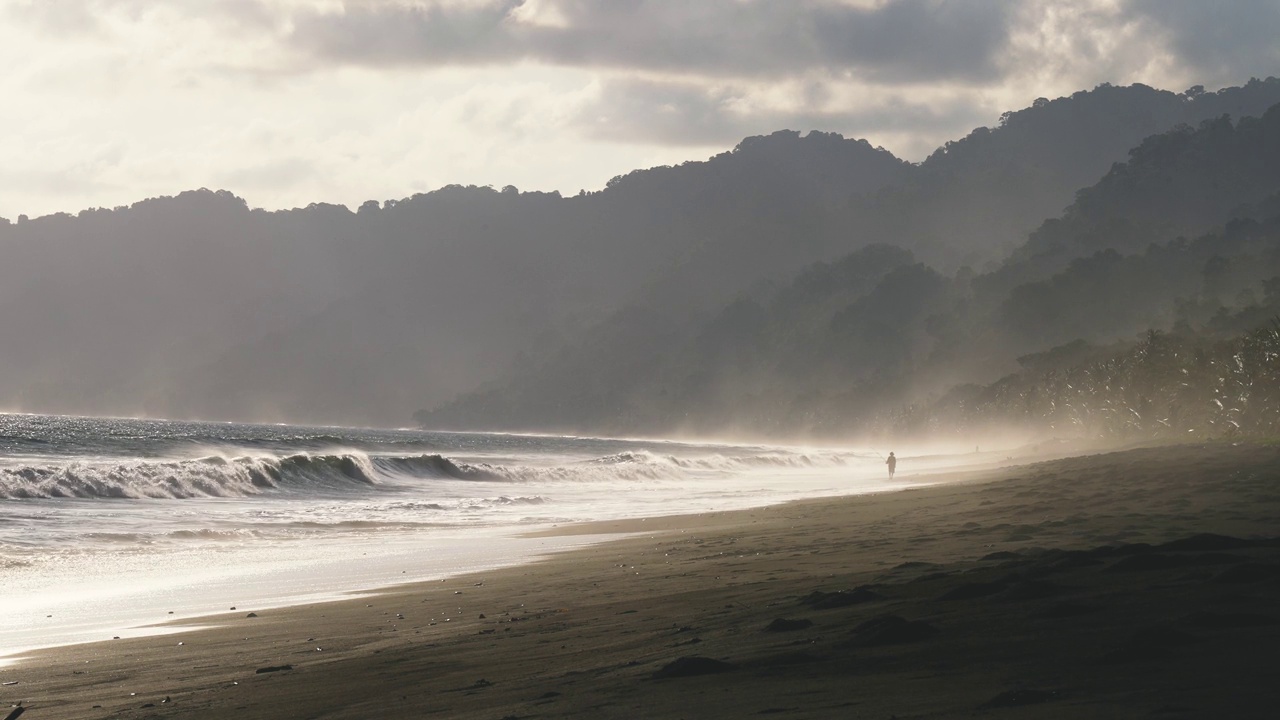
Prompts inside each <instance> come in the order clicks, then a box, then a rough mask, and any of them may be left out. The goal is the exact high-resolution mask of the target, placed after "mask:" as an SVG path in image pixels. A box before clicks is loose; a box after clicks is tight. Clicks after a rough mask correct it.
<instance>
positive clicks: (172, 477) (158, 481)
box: [0, 451, 849, 499]
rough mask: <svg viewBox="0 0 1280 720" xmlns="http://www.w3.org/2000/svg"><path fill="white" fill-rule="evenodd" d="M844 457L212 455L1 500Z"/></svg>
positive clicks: (85, 468) (4, 483)
mask: <svg viewBox="0 0 1280 720" xmlns="http://www.w3.org/2000/svg"><path fill="white" fill-rule="evenodd" d="M848 460H849V457H848V456H845V455H841V454H839V453H812V454H805V453H783V452H779V453H763V454H755V455H743V456H724V455H705V456H698V457H677V456H673V455H662V454H657V453H652V452H647V451H628V452H622V453H618V454H614V455H606V456H603V457H598V458H595V459H592V460H585V461H579V462H570V463H564V464H559V465H540V464H529V465H523V464H509V465H507V464H489V463H477V464H468V463H464V462H459V461H455V460H453V459H450V458H448V457H445V456H443V455H438V454H432V455H411V456H372V457H370V456H368V455H366V454H364V453H362V452H358V451H350V452H340V453H336V454H305V453H304V454H296V455H289V456H286V457H274V456H263V457H234V458H228V457H223V456H220V455H211V456H207V457H201V458H193V459H188V460H166V461H161V460H141V459H139V460H134V461H129V462H110V461H101V460H100V461H83V462H71V463H66V464H48V465H24V466H16V467H0V499H22V498H123V499H130V498H135V499H136V498H155V499H162V498H163V499H181V498H201V497H223V498H235V497H250V496H254V495H262V494H264V493H311V494H325V493H344V492H351V491H354V490H360V489H365V490H369V489H373V488H376V487H378V486H387V487H392V486H404V485H405V484H417V483H421V482H422V481H429V480H465V481H489V482H497V483H539V482H552V483H589V482H643V481H662V480H679V479H681V478H686V477H688V476H689V475H690V474H699V475H704V476H705V475H712V476H714V475H725V476H732V475H736V474H741V473H746V472H752V471H760V470H787V469H808V468H823V467H828V468H833V467H841V466H844V465H846V464H847V463H848Z"/></svg>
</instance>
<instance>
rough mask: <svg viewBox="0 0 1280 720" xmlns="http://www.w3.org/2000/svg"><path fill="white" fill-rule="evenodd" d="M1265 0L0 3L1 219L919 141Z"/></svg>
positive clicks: (402, 189)
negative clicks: (185, 195)
mask: <svg viewBox="0 0 1280 720" xmlns="http://www.w3.org/2000/svg"><path fill="white" fill-rule="evenodd" d="M1278 12H1280V11H1277V4H1276V3H1274V2H1269V3H1264V2H1254V3H1248V2H1242V3H1230V4H1222V3H1214V4H1209V3H1199V2H1194V1H1192V0H1169V1H1168V2H1155V3H1152V2H1149V1H1148V0H1078V1H1077V2H1070V3H1062V2H1053V1H1051V0H1027V1H1026V2H1017V3H1014V2H1006V1H1004V0H998V1H993V2H982V3H974V2H956V1H954V0H952V1H945V0H892V1H880V0H876V1H872V0H865V1H863V2H838V1H837V0H825V1H823V0H705V1H703V2H686V1H685V0H646V1H644V2H627V3H622V2H614V1H612V0H595V1H591V0H526V1H525V2H518V0H450V1H448V2H441V1H436V2H399V1H393V0H367V1H365V2H340V1H339V0H169V1H168V2H164V3H157V2H148V1H145V0H82V1H76V2H67V1H59V0H0V20H2V22H0V63H3V66H4V67H5V68H6V72H5V73H3V74H0V96H3V97H4V98H5V102H4V103H0V158H2V159H3V161H2V162H0V216H5V217H10V218H12V217H14V216H16V215H17V214H19V213H26V214H30V215H37V214H43V213H48V212H53V211H58V210H66V211H70V212H75V211H77V210H79V209H80V208H84V207H90V206H99V205H101V206H112V205H117V204H124V203H130V202H134V201H136V200H139V199H142V198H144V197H148V196H154V195H158V194H173V193H177V192H180V191H182V190H185V189H190V188H195V187H202V186H204V187H210V188H218V187H226V188H227V189H230V190H233V191H235V192H239V193H243V194H244V195H245V196H246V198H247V199H248V200H249V202H250V203H251V204H253V205H261V206H266V207H287V206H293V205H305V204H308V203H310V202H313V201H327V202H342V203H346V204H349V205H355V204H358V203H359V202H361V201H363V200H365V199H369V198H374V199H388V198H396V197H403V196H406V195H408V194H411V193H414V192H422V191H427V190H431V189H433V188H435V187H439V186H441V185H444V184H449V183H463V184H482V185H483V184H492V185H495V186H501V185H505V184H508V183H511V184H515V185H517V186H519V187H521V188H523V189H545V190H550V189H558V190H560V191H562V192H566V193H573V192H576V191H577V189H578V188H582V187H585V188H591V189H593V188H598V187H601V186H602V185H603V184H604V182H605V181H606V180H607V179H608V178H609V177H611V176H613V175H615V174H619V173H623V172H626V171H629V170H632V169H635V168H637V167H644V166H648V165H652V164H672V163H678V162H680V161H682V160H686V159H701V158H704V157H706V156H708V155H710V154H713V153H714V152H718V151H721V150H724V149H727V148H728V147H730V146H732V145H733V144H735V143H736V142H737V141H739V140H740V139H741V138H742V137H743V136H745V135H750V134H763V133H768V132H771V131H773V130H777V129H781V128H791V129H796V130H809V129H819V130H827V131H837V132H841V133H844V134H845V135H847V136H853V137H865V138H867V139H869V140H870V141H871V142H872V143H873V144H877V145H883V146H885V147H887V148H889V149H890V150H892V151H894V152H895V153H897V154H899V155H900V156H903V157H906V158H908V159H913V160H918V159H921V158H923V157H924V156H925V155H927V154H928V152H929V151H931V150H932V149H934V148H935V147H937V145H939V144H941V143H942V142H944V141H946V140H948V139H953V138H956V137H959V136H961V135H963V134H964V133H966V132H967V131H969V130H970V129H972V128H973V127H975V126H977V125H983V124H988V125H989V124H994V123H995V122H996V120H997V118H998V117H999V115H1000V113H1001V112H1003V111H1004V110H1012V109H1018V108H1021V107H1024V106H1026V105H1028V104H1030V102H1031V101H1032V100H1034V99H1035V98H1036V97H1039V96H1045V97H1056V96H1060V95H1065V94H1070V93H1071V92H1073V91H1075V90H1079V89H1084V88H1090V87H1093V86H1094V85H1097V84H1099V83H1102V82H1111V83H1114V84H1128V83H1133V82H1143V83H1146V84H1149V85H1153V86H1156V87H1168V88H1172V89H1175V90H1180V89H1183V88H1185V87H1188V86H1190V85H1192V84H1197V83H1201V84H1205V85H1207V86H1210V88H1211V89H1212V88H1214V87H1220V86H1221V85H1223V84H1234V83H1240V82H1243V81H1244V80H1246V79H1247V78H1248V77H1249V76H1251V75H1256V76H1259V77H1265V76H1268V75H1275V74H1280V67H1278V66H1280V49H1278V47H1280V46H1278V45H1277V44H1276V43H1275V42H1274V40H1273V39H1272V37H1271V36H1272V33H1271V32H1270V30H1271V29H1273V28H1274V27H1275V26H1276V24H1277V22H1278V20H1277V13H1278Z"/></svg>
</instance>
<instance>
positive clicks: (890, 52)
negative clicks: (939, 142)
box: [290, 0, 1014, 82]
mask: <svg viewBox="0 0 1280 720" xmlns="http://www.w3.org/2000/svg"><path fill="white" fill-rule="evenodd" d="M523 5H524V2H523V0H490V1H489V2H485V3H482V4H479V5H456V4H440V3H438V2H429V3H422V4H406V3H394V4H383V5H355V6H347V7H346V8H344V9H343V10H342V11H341V12H319V11H312V12H307V13H302V14H299V15H297V16H295V18H294V29H293V33H292V35H291V37H290V41H291V42H292V44H293V45H294V46H295V47H297V48H299V49H301V50H303V51H304V52H306V53H309V54H311V55H312V56H314V57H318V58H323V59H327V60H330V61H334V62H341V63H354V64H370V65H395V64H402V65H424V66H435V65H450V64H467V65H478V64H494V63H502V62H510V61H514V60H531V61H536V62H545V63H552V64H559V65H569V66H579V67H605V68H621V69H629V70H646V71H657V72H664V73H672V74H683V75H714V76H730V77H732V76H778V75H793V74H798V73H804V72H806V71H813V70H820V71H826V72H835V73H850V74H853V75H856V76H858V77H860V78H863V79H869V80H873V81H885V82H912V81H935V80H940V79H946V80H970V81H972V80H981V79H984V78H990V77H994V76H995V75H996V74H998V73H999V62H998V58H999V57H1000V54H1001V50H1002V49H1003V48H1004V47H1005V46H1006V45H1007V42H1008V35H1009V32H1010V30H1011V23H1012V22H1013V15H1014V13H1013V4H1012V3H1011V2H1009V1H1008V0H993V1H991V2H982V3H971V2H958V1H956V0H895V1H893V2H889V3H886V4H884V5H881V6H876V7H873V8H860V7H856V6H852V5H848V4H845V3H841V2H836V1H834V0H705V1H704V2H686V1H685V0H631V1H628V2H606V1H602V0H557V1H555V2H553V3H552V5H553V7H554V10H555V11H556V14H557V15H558V17H559V18H560V19H561V20H562V22H560V23H557V24H556V25H554V26H551V25H535V24H533V23H530V22H527V21H525V20H524V19H522V17H521V15H520V13H519V12H518V10H519V9H520V8H522V7H523Z"/></svg>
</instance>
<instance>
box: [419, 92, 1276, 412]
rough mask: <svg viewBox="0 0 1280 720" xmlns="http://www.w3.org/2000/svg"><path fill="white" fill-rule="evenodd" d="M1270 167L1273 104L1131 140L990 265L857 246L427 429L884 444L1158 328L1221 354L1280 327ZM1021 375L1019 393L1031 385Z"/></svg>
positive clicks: (579, 356)
mask: <svg viewBox="0 0 1280 720" xmlns="http://www.w3.org/2000/svg"><path fill="white" fill-rule="evenodd" d="M1277 168H1280V106H1277V107H1275V108H1273V109H1271V110H1269V111H1267V112H1266V113H1265V114H1263V115H1262V116H1261V117H1260V118H1243V119H1241V120H1239V121H1238V122H1233V121H1231V120H1229V119H1226V118H1217V119H1212V120H1206V121H1204V122H1203V123H1201V124H1200V125H1199V126H1198V127H1196V128H1190V127H1186V126H1180V127H1177V128H1175V129H1173V130H1170V131H1168V132H1166V133H1162V134H1159V135H1156V136H1152V137H1150V138H1148V139H1146V140H1145V141H1144V142H1142V143H1141V144H1140V145H1139V146H1138V147H1136V148H1135V149H1134V150H1133V151H1132V152H1131V153H1130V157H1129V160H1128V162H1126V163H1122V164H1117V165H1115V166H1114V167H1112V168H1111V170H1110V171H1109V172H1108V173H1107V174H1106V175H1105V176H1103V177H1102V178H1101V179H1100V180H1099V181H1098V182H1097V183H1095V184H1094V185H1093V186H1091V187H1088V188H1085V189H1083V190H1081V191H1080V192H1079V193H1078V195H1077V199H1076V201H1075V202H1074V203H1073V204H1072V205H1071V206H1070V207H1068V208H1067V209H1066V211H1065V212H1064V213H1063V214H1062V216H1061V217H1060V218H1056V219H1052V220H1048V221H1046V222H1044V223H1043V225H1042V226H1041V227H1040V228H1039V229H1037V230H1036V231H1035V232H1033V233H1031V234H1030V236H1029V237H1028V239H1027V240H1026V242H1025V243H1024V244H1023V245H1022V246H1021V247H1019V248H1017V249H1016V251H1015V252H1014V253H1013V254H1012V256H1011V258H1010V259H1009V260H1008V261H1007V262H1006V263H1004V264H1003V265H1001V266H999V267H997V268H995V269H993V270H992V271H989V272H985V273H974V272H973V271H971V270H969V269H968V268H963V269H961V270H958V271H954V272H945V271H942V270H939V269H937V268H934V267H932V266H930V265H929V264H927V263H922V262H919V261H918V260H919V258H918V257H916V256H915V255H914V254H913V253H912V252H911V251H909V250H905V249H901V248H898V247H895V246H891V245H874V246H869V247H867V248H864V249H862V250H860V251H857V252H855V253H853V254H850V255H848V256H846V257H844V258H842V259H840V260H838V261H835V262H831V263H819V264H817V265H814V266H811V267H810V268H808V269H807V270H805V271H804V272H802V273H800V274H799V275H798V276H797V277H796V278H795V279H794V280H793V281H791V282H790V283H788V284H786V285H783V286H780V287H778V288H776V289H773V290H769V291H765V292H757V293H755V294H753V295H744V296H742V297H740V298H739V299H737V300H736V301H734V302H732V303H730V304H728V305H727V306H726V307H725V308H724V309H723V310H722V311H721V312H720V313H719V314H717V315H716V316H715V317H713V318H712V319H710V320H709V321H707V322H705V323H702V324H700V325H699V326H698V327H697V328H696V329H695V330H694V331H693V332H692V333H690V335H689V336H688V337H687V338H683V337H675V336H671V335H668V336H667V337H665V338H664V339H663V340H664V341H663V342H662V343H660V344H657V345H653V346H649V347H637V346H636V345H634V344H631V345H626V344H624V343H626V342H627V341H628V340H630V339H632V338H634V337H639V336H640V333H618V334H615V335H612V336H611V335H605V334H600V335H591V336H588V339H587V341H585V342H584V343H583V344H582V345H580V346H578V347H576V348H574V349H573V350H571V351H569V352H566V353H564V354H563V355H562V356H560V357H557V358H555V359H554V361H552V362H549V363H547V364H546V365H544V366H542V367H541V368H539V369H538V370H537V371H535V372H531V373H529V374H527V375H526V376H525V377H524V378H522V379H520V380H517V381H516V382H515V383H513V384H511V385H508V386H500V387H497V388H494V389H492V390H490V391H488V392H485V393H477V394H475V395H472V396H469V397H467V398H464V399H463V400H462V401H460V402H459V403H457V404H456V405H454V406H450V407H446V408H444V409H442V410H441V411H439V412H437V413H432V414H425V413H424V414H423V415H421V416H420V418H421V419H422V420H423V421H424V422H426V423H428V424H433V423H437V422H438V423H448V422H450V421H451V420H452V421H454V422H461V423H463V424H470V423H473V422H483V423H490V422H497V423H499V424H505V425H511V426H522V425H528V424H542V425H551V426H555V425H556V424H563V425H564V426H570V427H572V426H576V425H577V423H582V426H583V427H597V426H601V425H605V426H609V425H611V424H615V425H616V427H618V428H638V429H641V430H648V431H655V432H656V431H660V430H663V429H666V428H672V427H677V428H681V429H684V430H688V431H694V432H704V433H705V432H715V431H737V432H756V433H761V434H766V433H779V432H787V431H790V432H793V433H816V434H841V433H856V432H882V431H885V430H886V429H888V428H894V427H897V428H898V429H904V426H903V423H902V422H899V421H896V420H892V419H891V418H893V417H895V414H897V413H902V412H905V411H904V410H903V408H908V407H915V408H917V411H914V412H921V411H919V410H918V408H921V407H926V408H927V407H932V405H931V403H936V402H942V405H941V406H939V407H944V406H945V405H946V402H947V401H941V400H938V398H951V399H952V400H954V398H955V397H956V395H955V394H954V393H955V392H956V390H955V388H956V387H957V386H970V387H976V386H974V385H973V383H979V384H985V383H991V382H994V381H996V380H997V379H998V378H1000V377H1001V376H1002V375H1004V374H1006V373H1011V372H1014V371H1015V370H1018V369H1019V364H1018V360H1019V359H1020V358H1021V360H1022V362H1023V363H1024V364H1026V363H1031V364H1032V365H1036V366H1037V367H1038V365H1037V363H1039V364H1040V365H1042V364H1043V358H1045V357H1052V358H1057V360H1058V361H1059V362H1061V361H1062V360H1063V359H1064V358H1067V359H1071V360H1074V361H1080V362H1083V361H1084V360H1085V359H1087V357H1089V354H1088V353H1086V352H1084V351H1085V350H1086V349H1092V352H1098V351H1099V350H1098V348H1100V347H1101V348H1110V350H1105V352H1124V350H1123V344H1124V343H1126V342H1133V341H1134V340H1135V338H1137V337H1139V336H1142V335H1143V334H1144V333H1146V332H1148V331H1152V330H1155V331H1172V332H1174V333H1175V335H1176V337H1178V338H1181V340H1180V342H1184V343H1186V344H1189V346H1190V345H1194V344H1195V342H1197V341H1196V340H1195V339H1196V338H1203V339H1204V342H1210V341H1214V342H1216V341H1218V339H1221V338H1227V337H1232V336H1234V335H1238V334H1239V333H1242V332H1246V331H1249V330H1250V329H1252V328H1256V327H1258V326H1259V325H1260V324H1265V323H1266V322H1267V321H1268V319H1269V318H1270V317H1271V315H1272V314H1275V313H1280V171H1277ZM657 326H658V327H661V328H664V329H669V327H670V326H669V325H662V324H657ZM1117 343H1119V345H1117ZM1058 346H1062V347H1063V348H1065V349H1063V350H1057V351H1053V352H1049V351H1050V350H1051V349H1052V348H1055V347H1058ZM619 347H624V348H625V352H623V353H619V354H617V355H613V354H611V353H613V352H614V351H615V350H616V349H617V348H619ZM1036 353H1039V354H1038V355H1037V354H1036ZM628 358H638V360H632V361H631V362H629V363H628V362H626V360H627V359H628ZM1036 358H1040V360H1035V359H1036ZM610 361H611V362H610ZM1057 369H1058V370H1065V369H1066V368H1065V367H1058V368H1057ZM1021 377H1022V378H1023V380H1022V382H1023V390H1024V391H1025V389H1026V382H1027V380H1026V378H1028V377H1034V376H1032V375H1027V374H1025V373H1024V375H1022V376H1021ZM1164 380H1166V381H1171V379H1170V378H1165V379H1164ZM1032 386H1034V381H1033V385H1032ZM1006 395H1007V393H1006ZM1001 397H1004V396H1001ZM1095 400H1096V398H1095ZM996 405H998V403H995V402H994V401H991V402H988V403H987V407H988V409H989V408H990V407H994V406H996ZM929 412H932V411H929ZM929 412H924V413H923V414H924V415H925V416H929ZM939 412H941V411H939ZM948 412H950V411H948ZM953 414H954V413H953ZM995 414H996V413H994V412H988V413H987V415H986V416H984V418H985V419H984V422H994V419H993V417H992V416H994V415H995ZM908 415H910V413H908ZM929 422H930V423H933V424H934V425H938V424H939V423H938V422H935V421H933V420H930V421H929ZM909 424H910V423H908V425H909ZM926 424H929V423H926ZM941 424H942V425H946V423H941ZM952 425H955V423H952ZM1201 430H1202V431H1204V428H1201Z"/></svg>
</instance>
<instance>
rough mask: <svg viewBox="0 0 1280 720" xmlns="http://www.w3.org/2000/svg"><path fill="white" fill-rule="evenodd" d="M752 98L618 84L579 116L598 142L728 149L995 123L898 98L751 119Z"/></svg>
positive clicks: (931, 132) (960, 106) (980, 113)
mask: <svg viewBox="0 0 1280 720" xmlns="http://www.w3.org/2000/svg"><path fill="white" fill-rule="evenodd" d="M815 92H818V93H819V94H821V93H820V91H815ZM745 97H746V95H745V92H744V91H743V90H741V89H736V88H707V87H704V86H702V85H699V84H695V83H682V82H659V81H648V80H639V79H629V80H619V81H613V82H609V83H607V84H606V85H605V86H604V89H603V92H602V93H601V96H600V99H599V100H598V101H597V102H596V103H594V104H593V105H591V106H589V107H587V108H585V109H584V110H583V112H582V113H581V114H580V115H579V116H578V118H577V125H578V127H579V129H580V130H581V131H582V132H583V134H585V135H587V136H589V137H591V138H593V139H596V140H606V141H642V142H653V143H659V144H671V145H724V144H732V143H735V142H737V141H739V140H741V139H742V138H743V137H744V136H748V135H757V134H761V133H768V132H772V131H774V130H777V129H778V128H792V129H796V130H810V129H813V130H824V131H835V132H840V133H843V134H845V135H848V136H852V137H863V136H867V135H874V134H877V133H889V132H892V133H902V132H909V133H920V134H923V135H928V136H935V137H951V136H959V135H963V134H964V133H966V132H968V131H969V130H970V129H972V128H973V127H975V126H976V125H980V124H983V122H990V121H991V118H989V117H987V115H988V114H989V113H988V112H987V111H986V110H985V109H984V108H982V107H979V106H977V105H976V104H969V103H966V102H964V101H948V102H937V101H931V102H910V101H906V100H902V99H897V100H891V101H888V102H884V103H881V104H880V105H878V106H876V107H873V108H862V109H858V110H834V111H828V110H812V109H805V108H801V109H797V110H772V111H768V110H766V111H760V110H754V111H752V112H751V113H750V114H745V113H742V112H740V111H739V110H738V109H737V106H738V104H739V103H740V102H741V101H742V100H743V99H744V98H745Z"/></svg>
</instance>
